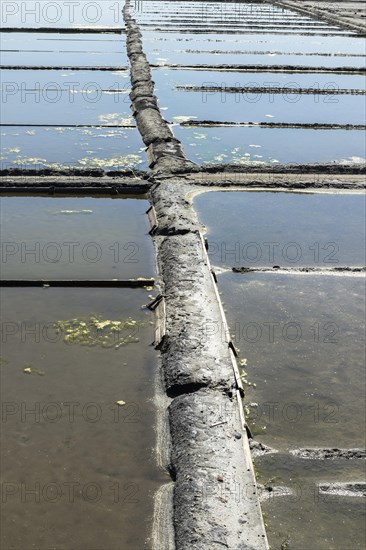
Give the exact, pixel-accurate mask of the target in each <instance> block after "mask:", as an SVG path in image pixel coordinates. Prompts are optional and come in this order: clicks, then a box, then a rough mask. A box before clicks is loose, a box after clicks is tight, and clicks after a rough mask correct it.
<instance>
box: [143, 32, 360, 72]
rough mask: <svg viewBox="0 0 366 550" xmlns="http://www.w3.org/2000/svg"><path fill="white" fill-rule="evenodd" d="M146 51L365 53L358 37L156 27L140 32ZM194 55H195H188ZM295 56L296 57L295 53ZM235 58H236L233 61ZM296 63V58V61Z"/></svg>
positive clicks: (195, 57)
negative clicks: (171, 30) (198, 31)
mask: <svg viewBox="0 0 366 550" xmlns="http://www.w3.org/2000/svg"><path fill="white" fill-rule="evenodd" d="M143 37H144V44H146V51H150V50H151V49H152V47H159V46H160V47H161V48H167V49H168V50H169V51H174V50H177V49H182V48H189V49H197V50H204V49H215V50H221V51H223V52H225V51H227V50H240V49H241V50H244V51H247V50H250V49H253V50H258V51H267V50H276V51H277V50H279V51H281V52H294V53H296V52H297V53H306V52H310V53H320V52H321V53H343V54H357V55H363V56H364V55H365V39H364V38H359V37H355V38H353V37H349V36H347V37H342V36H337V37H334V36H316V37H315V36H303V35H298V36H297V37H296V40H294V37H293V36H289V35H273V34H265V35H262V36H256V35H250V34H246V33H243V34H230V35H221V34H214V33H207V34H194V33H191V34H186V33H184V34H182V33H179V32H177V33H164V32H158V31H150V32H147V30H146V29H145V30H144V32H143ZM193 59H196V63H199V61H197V56H194V57H193V56H192V62H193ZM296 59H299V58H298V57H296ZM237 62H238V61H237ZM297 64H298V65H300V62H298V63H297Z"/></svg>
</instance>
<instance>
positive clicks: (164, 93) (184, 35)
mask: <svg viewBox="0 0 366 550" xmlns="http://www.w3.org/2000/svg"><path fill="white" fill-rule="evenodd" d="M135 9H136V11H137V13H136V18H137V20H138V22H139V24H140V25H141V28H142V30H143V42H144V47H145V50H146V52H147V53H148V58H149V60H150V62H151V63H153V64H154V65H159V66H160V67H161V69H158V70H154V71H153V73H154V74H153V78H154V80H156V93H157V96H158V98H159V102H160V107H161V108H162V111H163V112H164V115H165V117H166V119H167V120H169V121H170V122H175V123H179V122H181V121H182V120H185V119H193V120H211V121H218V122H277V123H281V122H283V123H308V124H313V123H324V124H364V123H365V108H364V104H365V101H364V98H363V97H362V96H358V97H357V96H352V95H350V94H346V95H320V96H319V95H302V94H301V95H294V94H289V95H286V94H283V93H281V94H270V93H265V91H264V92H261V93H256V94H249V93H237V94H232V93H226V92H225V91H223V92H220V91H217V92H215V91H214V92H208V93H206V92H200V91H198V92H191V91H183V90H177V88H176V87H177V85H180V86H184V85H190V84H191V85H192V84H194V85H196V86H205V85H209V86H218V87H220V86H221V87H226V86H234V87H243V86H263V87H269V86H273V87H285V86H289V87H291V88H298V87H300V86H301V87H303V88H316V89H337V88H343V89H350V88H356V89H364V84H365V80H364V76H363V75H357V74H350V75H336V74H332V72H331V68H332V67H333V68H334V67H342V66H344V67H345V66H347V67H355V68H356V67H361V66H363V60H364V55H365V49H364V48H365V41H364V39H363V38H359V37H356V35H354V36H353V35H352V33H351V35H352V36H347V37H345V36H341V35H342V34H344V31H342V30H341V29H340V28H339V27H337V26H336V25H330V24H328V23H326V22H322V21H317V20H316V19H314V18H310V17H305V16H301V15H298V14H296V13H295V12H291V11H289V10H283V9H282V8H279V7H274V6H270V5H269V6H268V5H263V4H255V3H254V4H245V3H243V4H239V5H236V4H231V3H229V4H227V3H220V2H214V3H211V2H210V3H209V4H207V3H200V2H194V3H192V2H179V3H176V2H175V3H174V5H173V4H171V3H169V2H164V4H163V6H162V4H161V3H156V2H144V3H142V4H141V5H140V4H137V5H135ZM162 13H164V16H163V15H162ZM178 14H179V16H178ZM178 27H180V28H181V29H182V31H184V32H179V31H178ZM186 31H187V32H186ZM195 31H196V32H195ZM215 31H216V33H215ZM267 33H268V34H267ZM285 33H288V34H287V35H286V34H285ZM324 33H325V34H327V33H328V34H330V35H332V36H322V34H324ZM306 34H307V36H306ZM337 34H338V36H337ZM348 34H349V33H348ZM294 36H295V37H296V39H294ZM210 51H211V53H210ZM296 54H301V55H296ZM310 54H317V55H310ZM326 54H331V55H326ZM334 54H337V55H334ZM348 56H350V57H348ZM351 56H352V57H351ZM357 56H361V57H357ZM170 64H177V65H179V64H182V65H186V66H192V67H197V69H199V67H200V66H202V65H205V64H212V65H217V66H219V65H222V64H223V65H228V70H227V71H217V72H216V73H215V71H214V70H207V71H200V70H197V71H195V70H194V69H192V70H190V71H187V70H184V68H183V69H180V68H179V67H177V69H176V70H169V65H170ZM230 64H242V65H249V66H250V65H251V64H258V65H266V66H268V67H269V68H268V71H267V73H266V74H261V73H256V72H255V71H253V72H252V73H248V74H247V73H240V72H231V71H230V70H229V67H230ZM279 64H280V65H289V66H290V68H289V69H288V70H287V72H285V73H282V74H276V73H273V72H272V73H271V71H270V67H275V66H276V65H279ZM295 65H302V66H306V67H316V66H318V67H319V66H320V67H326V68H328V69H329V73H328V74H324V73H323V74H316V73H315V72H314V74H311V73H310V74H304V73H303V74H301V73H300V74H294V73H291V67H293V66H295ZM358 77H360V78H358ZM174 133H175V135H176V137H177V138H178V139H179V140H181V141H182V145H183V147H184V150H185V152H186V155H187V156H188V157H189V158H190V159H191V160H193V161H194V162H196V163H198V164H205V163H210V162H215V163H235V164H245V163H247V162H253V161H254V162H274V163H276V162H280V163H288V162H295V163H312V162H315V163H317V162H318V163H327V162H332V161H336V162H348V161H351V162H354V161H360V160H361V161H362V160H364V156H365V155H364V148H365V138H364V136H363V134H362V133H357V131H353V132H352V131H348V132H347V134H346V133H345V131H343V130H332V131H331V132H330V131H324V130H317V131H313V130H302V129H296V130H292V129H283V130H282V129H281V130H278V129H273V128H271V129H265V128H262V129H259V128H222V127H213V128H209V129H207V128H178V127H177V128H174ZM254 148H255V149H256V150H255V151H253V149H254Z"/></svg>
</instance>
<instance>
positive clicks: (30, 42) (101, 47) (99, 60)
mask: <svg viewBox="0 0 366 550" xmlns="http://www.w3.org/2000/svg"><path fill="white" fill-rule="evenodd" d="M110 36H111V35H99V36H98V35H97V34H96V35H95V34H83V35H77V34H75V35H62V34H57V33H54V34H53V33H47V34H45V33H6V32H5V33H0V44H1V63H2V64H3V65H12V66H27V65H30V66H42V65H46V66H52V67H58V66H61V67H63V66H71V67H72V66H75V67H78V66H80V65H81V66H84V65H86V66H89V65H90V66H91V67H94V66H101V67H103V66H108V67H110V66H116V67H120V66H121V65H128V59H127V53H126V43H125V36H120V37H119V39H118V40H116V39H115V38H114V39H113V38H112V39H111V38H110ZM108 37H109V38H108Z"/></svg>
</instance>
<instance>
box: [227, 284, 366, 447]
mask: <svg viewBox="0 0 366 550" xmlns="http://www.w3.org/2000/svg"><path fill="white" fill-rule="evenodd" d="M219 288H220V290H221V292H222V293H223V297H224V301H225V304H226V307H227V309H228V319H229V325H230V328H231V332H232V334H233V336H234V340H235V344H236V345H237V346H238V347H239V349H240V350H241V354H242V356H243V357H245V358H246V359H247V363H248V367H246V371H247V373H248V380H249V381H250V382H251V383H254V384H256V388H255V389H252V388H251V387H249V388H248V389H247V396H246V398H247V400H248V402H249V403H250V402H255V403H257V404H258V406H253V407H252V408H251V412H250V415H249V419H250V421H251V423H252V426H253V431H254V432H255V433H256V434H258V435H259V437H260V439H261V440H262V441H263V442H265V443H267V444H269V445H270V446H273V447H275V448H277V449H282V450H287V449H289V448H296V447H328V448H333V447H340V448H352V447H363V446H364V442H365V426H364V422H363V416H364V395H365V372H364V346H365V339H364V333H363V330H364V323H365V304H364V296H365V281H364V278H363V276H361V277H334V276H333V277H332V276H325V275H316V276H313V275H302V276H301V275H287V274H286V275H280V274H270V275H268V274H263V273H260V274H259V273H258V274H255V273H254V274H248V275H240V274H232V273H227V274H224V275H222V276H220V280H219ZM269 403H272V409H271V406H270V405H268V404H269ZM272 413H273V414H272ZM264 426H265V427H266V428H265V429H264Z"/></svg>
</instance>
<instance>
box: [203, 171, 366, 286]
mask: <svg viewBox="0 0 366 550" xmlns="http://www.w3.org/2000/svg"><path fill="white" fill-rule="evenodd" d="M314 178H317V175H314ZM365 200H366V199H365V196H363V195H360V194H357V195H351V194H350V195H348V194H316V193H315V194H310V193H309V194H308V193H306V194H301V193H297V194H294V193H281V192H277V193H268V192H263V193H261V192H250V193H240V192H238V193H233V192H232V193H229V192H224V191H221V192H220V191H216V192H210V193H203V194H201V195H198V196H197V197H196V198H195V200H194V204H195V208H196V209H197V211H198V213H199V216H200V220H201V222H202V223H203V224H204V225H205V227H206V228H207V235H206V236H207V239H208V242H209V251H208V253H209V257H210V261H211V263H212V264H213V265H215V266H219V267H225V268H229V269H230V268H231V267H241V266H247V267H261V266H262V267H272V266H273V265H280V266H282V267H289V266H293V267H310V266H315V267H328V268H332V267H337V266H342V267H346V266H365V265H366V253H365V249H364V242H365V238H366V235H365V231H366V229H365V227H366V214H365V211H366V209H365V206H366V204H365ZM218 212H220V216H219V217H218V216H217V213H218ZM265 243H267V244H265ZM271 243H272V244H271ZM301 280H302V279H301Z"/></svg>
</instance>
